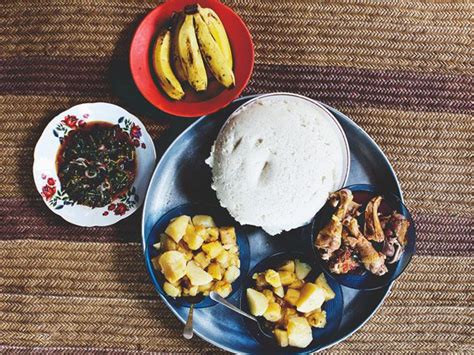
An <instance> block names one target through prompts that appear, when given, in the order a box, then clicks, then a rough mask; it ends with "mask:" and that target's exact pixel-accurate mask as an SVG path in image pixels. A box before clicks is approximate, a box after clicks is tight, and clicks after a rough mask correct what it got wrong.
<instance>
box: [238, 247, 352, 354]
mask: <svg viewBox="0 0 474 355" xmlns="http://www.w3.org/2000/svg"><path fill="white" fill-rule="evenodd" d="M294 259H299V260H301V261H303V262H305V263H308V264H309V265H311V267H312V270H311V272H310V273H309V275H308V276H307V277H306V281H310V282H314V280H315V279H316V277H318V276H319V274H321V273H322V269H321V268H320V267H319V265H317V264H315V263H314V259H313V257H312V256H308V255H305V254H303V253H298V252H290V253H285V252H283V253H277V254H274V255H272V256H269V257H268V258H266V259H264V260H262V261H261V262H260V263H258V265H257V266H255V267H254V268H253V269H252V271H250V273H249V276H248V278H247V280H246V281H244V283H243V287H242V292H241V295H242V296H241V301H240V305H241V309H243V310H244V311H246V312H247V313H250V310H249V307H248V303H247V297H246V293H245V290H246V289H247V288H249V287H252V288H253V287H254V286H255V280H253V279H252V275H253V274H254V273H256V272H263V271H265V270H268V269H272V268H273V269H274V268H277V267H278V265H281V264H283V262H285V261H286V260H294ZM327 281H328V284H329V286H330V287H331V289H332V290H333V291H334V293H335V294H336V297H334V298H333V299H332V300H330V301H328V302H325V303H324V304H323V307H322V309H323V311H326V320H327V324H326V326H325V327H324V328H312V330H313V341H312V342H311V344H310V345H309V346H308V349H311V351H316V350H318V349H319V348H320V347H321V346H322V344H324V343H326V342H327V341H328V340H329V339H333V338H334V337H335V336H336V335H337V330H338V328H339V324H340V323H341V319H342V310H343V308H344V300H343V296H342V290H341V286H339V284H338V283H337V282H336V281H334V280H333V279H329V280H327ZM243 320H244V322H245V323H246V325H247V329H248V331H249V333H250V334H251V335H252V336H254V337H255V339H257V341H259V342H260V343H261V344H262V345H263V346H265V347H266V348H267V349H268V350H269V351H271V352H272V354H275V353H280V352H291V353H299V352H305V349H301V348H295V347H291V346H290V347H286V348H281V347H279V346H278V345H277V344H276V343H275V342H274V341H272V340H271V339H269V338H267V337H266V336H265V335H263V334H262V333H261V331H260V330H259V329H258V326H257V324H256V323H255V322H254V321H251V320H250V319H248V318H245V317H244V318H243Z"/></svg>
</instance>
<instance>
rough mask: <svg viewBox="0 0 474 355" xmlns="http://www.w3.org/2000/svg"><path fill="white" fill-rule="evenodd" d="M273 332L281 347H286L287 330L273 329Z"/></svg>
mask: <svg viewBox="0 0 474 355" xmlns="http://www.w3.org/2000/svg"><path fill="white" fill-rule="evenodd" d="M273 334H275V339H276V342H277V344H278V345H279V346H281V347H282V348H286V347H287V346H288V332H287V331H286V330H282V329H275V330H274V331H273Z"/></svg>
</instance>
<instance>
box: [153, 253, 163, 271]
mask: <svg viewBox="0 0 474 355" xmlns="http://www.w3.org/2000/svg"><path fill="white" fill-rule="evenodd" d="M160 257H161V255H158V256H155V257H153V258H151V264H152V265H153V267H154V268H155V270H160V271H161V266H160Z"/></svg>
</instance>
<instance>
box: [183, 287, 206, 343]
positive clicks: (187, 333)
mask: <svg viewBox="0 0 474 355" xmlns="http://www.w3.org/2000/svg"><path fill="white" fill-rule="evenodd" d="M203 298H204V296H202V295H198V296H194V297H186V301H187V302H188V303H190V304H191V307H189V313H188V319H187V320H186V324H185V326H184V329H183V337H185V338H186V339H191V338H192V337H193V335H194V332H193V312H194V305H195V304H196V303H199V302H201V301H202V300H203Z"/></svg>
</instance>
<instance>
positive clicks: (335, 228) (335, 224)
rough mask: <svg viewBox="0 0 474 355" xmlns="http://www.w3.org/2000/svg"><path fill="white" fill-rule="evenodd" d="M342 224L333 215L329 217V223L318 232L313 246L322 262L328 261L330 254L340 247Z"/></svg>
mask: <svg viewBox="0 0 474 355" xmlns="http://www.w3.org/2000/svg"><path fill="white" fill-rule="evenodd" d="M341 232H342V223H341V221H340V220H339V218H337V217H336V216H335V215H332V216H331V220H330V221H329V223H328V224H327V225H326V226H325V227H324V228H323V229H321V230H320V231H319V233H318V236H317V237H316V241H315V243H314V244H315V246H316V248H318V249H319V250H320V251H321V252H322V253H321V258H322V259H323V260H328V259H329V258H330V257H331V255H332V253H333V252H334V251H335V250H337V249H339V248H340V247H341Z"/></svg>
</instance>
